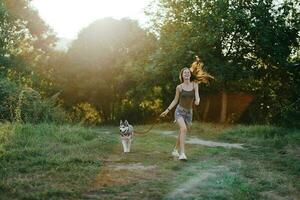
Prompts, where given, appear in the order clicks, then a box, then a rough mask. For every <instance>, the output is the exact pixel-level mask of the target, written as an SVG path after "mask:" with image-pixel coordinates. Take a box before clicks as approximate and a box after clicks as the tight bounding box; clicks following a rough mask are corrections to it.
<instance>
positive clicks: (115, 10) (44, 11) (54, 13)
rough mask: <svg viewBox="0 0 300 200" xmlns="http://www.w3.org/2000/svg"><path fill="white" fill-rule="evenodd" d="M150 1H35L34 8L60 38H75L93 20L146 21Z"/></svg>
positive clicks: (33, 2)
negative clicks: (123, 19)
mask: <svg viewBox="0 0 300 200" xmlns="http://www.w3.org/2000/svg"><path fill="white" fill-rule="evenodd" d="M149 2H150V1H149V0H33V1H32V5H33V6H34V7H35V8H36V9H37V10H38V11H39V14H40V16H41V17H42V18H43V19H44V20H45V21H46V22H47V23H48V24H49V25H50V26H51V27H52V28H53V30H54V31H55V32H56V33H57V35H58V36H59V37H65V38H70V39H71V38H75V37H76V35H77V33H78V32H79V31H80V30H81V29H82V28H83V27H85V26H87V25H89V24H90V23H92V22H93V21H95V20H97V19H100V18H103V17H113V18H116V19H120V18H124V17H129V18H132V19H136V20H138V21H139V22H140V23H141V24H143V23H144V21H145V16H144V8H145V7H146V6H147V4H148V3H149Z"/></svg>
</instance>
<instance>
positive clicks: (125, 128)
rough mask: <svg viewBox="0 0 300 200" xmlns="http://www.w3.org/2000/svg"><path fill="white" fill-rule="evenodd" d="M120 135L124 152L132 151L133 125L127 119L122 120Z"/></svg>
mask: <svg viewBox="0 0 300 200" xmlns="http://www.w3.org/2000/svg"><path fill="white" fill-rule="evenodd" d="M120 136H121V141H122V144H123V150H124V153H128V152H130V145H131V141H132V139H133V127H132V126H131V125H130V124H129V123H128V121H127V120H125V121H124V122H122V120H121V121H120Z"/></svg>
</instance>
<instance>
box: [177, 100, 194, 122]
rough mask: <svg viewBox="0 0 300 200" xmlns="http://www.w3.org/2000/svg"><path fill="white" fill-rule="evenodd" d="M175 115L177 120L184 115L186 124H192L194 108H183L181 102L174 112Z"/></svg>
mask: <svg viewBox="0 0 300 200" xmlns="http://www.w3.org/2000/svg"><path fill="white" fill-rule="evenodd" d="M174 117H175V122H176V121H177V120H178V119H179V118H180V117H182V118H183V120H184V122H185V124H187V125H191V124H192V120H193V110H192V109H186V108H183V107H182V106H180V105H179V104H178V105H177V107H176V110H175V113H174Z"/></svg>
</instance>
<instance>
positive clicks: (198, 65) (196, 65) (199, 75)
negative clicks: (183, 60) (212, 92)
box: [189, 56, 214, 83]
mask: <svg viewBox="0 0 300 200" xmlns="http://www.w3.org/2000/svg"><path fill="white" fill-rule="evenodd" d="M203 66H204V63H203V62H202V60H201V59H200V58H199V57H198V56H196V58H195V61H194V62H193V63H192V64H191V67H190V68H189V70H190V71H191V75H192V79H191V81H193V82H195V83H208V82H209V81H210V79H214V77H213V76H211V75H210V74H208V73H207V72H206V71H204V70H203Z"/></svg>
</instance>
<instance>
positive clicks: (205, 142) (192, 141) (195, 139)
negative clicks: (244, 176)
mask: <svg viewBox="0 0 300 200" xmlns="http://www.w3.org/2000/svg"><path fill="white" fill-rule="evenodd" d="M157 133H160V134H162V135H165V136H171V137H177V132H175V131H160V132H157ZM185 143H186V144H198V145H203V146H209V147H224V148H237V149H243V144H236V143H225V142H215V141H210V140H203V139H201V138H198V137H195V136H187V138H186V141H185Z"/></svg>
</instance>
